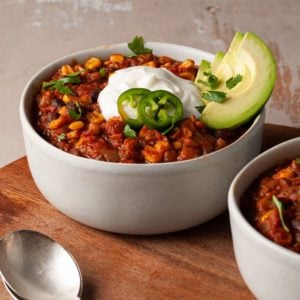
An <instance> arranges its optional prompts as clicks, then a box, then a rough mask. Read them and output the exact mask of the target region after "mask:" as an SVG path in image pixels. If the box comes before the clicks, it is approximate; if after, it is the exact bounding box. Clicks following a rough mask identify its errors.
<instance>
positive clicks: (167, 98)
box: [137, 90, 183, 131]
mask: <svg viewBox="0 0 300 300" xmlns="http://www.w3.org/2000/svg"><path fill="white" fill-rule="evenodd" d="M137 112H138V116H139V118H140V120H141V121H142V122H143V123H144V124H145V125H146V126H147V127H148V128H150V129H157V130H163V129H166V128H167V129H168V130H167V131H169V129H170V128H172V127H173V126H174V125H175V123H176V122H177V121H179V120H180V119H181V118H182V115H183V106H182V102H181V101H180V99H179V98H178V97H177V96H175V95H173V94H172V93H170V92H168V91H165V90H157V91H153V92H151V93H149V94H147V95H145V96H144V97H143V98H142V99H141V100H140V101H139V102H138V104H137Z"/></svg>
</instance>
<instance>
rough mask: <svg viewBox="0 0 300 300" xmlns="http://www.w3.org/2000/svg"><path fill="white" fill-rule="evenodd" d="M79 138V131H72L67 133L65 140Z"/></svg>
mask: <svg viewBox="0 0 300 300" xmlns="http://www.w3.org/2000/svg"><path fill="white" fill-rule="evenodd" d="M79 137H80V131H79V130H73V131H70V132H68V133H67V138H68V139H69V140H70V139H78V138H79Z"/></svg>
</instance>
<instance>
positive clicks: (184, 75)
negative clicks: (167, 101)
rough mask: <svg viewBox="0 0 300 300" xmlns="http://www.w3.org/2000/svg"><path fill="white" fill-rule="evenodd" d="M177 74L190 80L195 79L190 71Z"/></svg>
mask: <svg viewBox="0 0 300 300" xmlns="http://www.w3.org/2000/svg"><path fill="white" fill-rule="evenodd" d="M179 76H180V77H181V78H184V79H188V80H192V81H194V80H195V76H194V74H193V73H191V72H182V73H179Z"/></svg>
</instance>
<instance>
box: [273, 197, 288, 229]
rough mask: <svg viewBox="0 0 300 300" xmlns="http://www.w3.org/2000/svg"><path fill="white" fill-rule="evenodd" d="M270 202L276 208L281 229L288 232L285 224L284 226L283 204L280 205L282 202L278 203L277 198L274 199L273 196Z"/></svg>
mask: <svg viewBox="0 0 300 300" xmlns="http://www.w3.org/2000/svg"><path fill="white" fill-rule="evenodd" d="M272 202H273V203H274V204H275V205H276V207H277V209H278V212H279V218H280V221H281V225H282V227H283V229H284V230H285V231H288V232H289V231H290V230H289V229H288V227H287V226H286V224H285V222H284V219H283V209H284V208H283V204H282V202H280V201H279V200H278V198H277V197H276V196H274V195H273V197H272Z"/></svg>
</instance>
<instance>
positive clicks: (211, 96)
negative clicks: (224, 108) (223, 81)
mask: <svg viewBox="0 0 300 300" xmlns="http://www.w3.org/2000/svg"><path fill="white" fill-rule="evenodd" d="M202 97H203V98H204V99H206V100H208V101H213V102H218V103H222V102H223V101H224V100H225V98H226V93H224V92H219V91H207V92H203V93H202Z"/></svg>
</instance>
